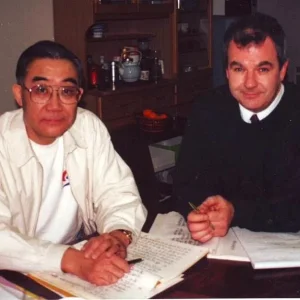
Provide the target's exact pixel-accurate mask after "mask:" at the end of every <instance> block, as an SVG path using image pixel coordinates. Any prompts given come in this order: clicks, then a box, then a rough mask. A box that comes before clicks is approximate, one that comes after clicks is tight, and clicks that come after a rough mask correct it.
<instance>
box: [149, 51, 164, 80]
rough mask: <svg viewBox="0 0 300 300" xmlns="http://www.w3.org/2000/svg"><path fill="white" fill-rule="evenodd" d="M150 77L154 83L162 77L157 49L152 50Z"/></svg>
mask: <svg viewBox="0 0 300 300" xmlns="http://www.w3.org/2000/svg"><path fill="white" fill-rule="evenodd" d="M151 78H152V81H154V82H155V83H158V81H159V80H160V79H161V78H162V71H161V65H160V59H159V55H158V51H156V50H155V51H154V55H153V64H152V68H151Z"/></svg>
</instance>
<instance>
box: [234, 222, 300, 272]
mask: <svg viewBox="0 0 300 300" xmlns="http://www.w3.org/2000/svg"><path fill="white" fill-rule="evenodd" d="M233 230H234V232H235V234H236V236H237V238H238V239H239V240H240V242H241V243H242V245H243V247H244V249H245V251H246V252H247V254H248V256H249V258H250V260H251V264H252V266H253V268H254V269H273V268H293V267H300V233H299V232H298V233H272V232H253V231H250V230H247V229H241V228H239V227H233Z"/></svg>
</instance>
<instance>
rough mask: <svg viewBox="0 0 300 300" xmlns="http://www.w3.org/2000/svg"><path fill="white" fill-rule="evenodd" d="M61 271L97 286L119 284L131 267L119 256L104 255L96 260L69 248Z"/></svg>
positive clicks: (63, 259)
mask: <svg viewBox="0 0 300 300" xmlns="http://www.w3.org/2000/svg"><path fill="white" fill-rule="evenodd" d="M61 269H62V271H64V272H66V273H70V274H73V275H76V276H78V277H80V278H81V279H83V280H86V281H88V282H90V283H93V284H96V285H109V284H112V283H115V282H117V281H118V280H119V279H120V278H122V277H123V276H124V275H125V273H128V272H129V270H130V267H129V265H128V263H127V261H126V260H125V259H123V258H121V257H119V256H117V255H109V256H108V255H107V253H106V252H105V253H103V254H102V255H100V256H99V257H98V258H96V259H92V258H86V257H85V256H84V252H82V251H79V250H76V249H73V248H68V249H67V250H66V252H65V253H64V256H63V258H62V262H61Z"/></svg>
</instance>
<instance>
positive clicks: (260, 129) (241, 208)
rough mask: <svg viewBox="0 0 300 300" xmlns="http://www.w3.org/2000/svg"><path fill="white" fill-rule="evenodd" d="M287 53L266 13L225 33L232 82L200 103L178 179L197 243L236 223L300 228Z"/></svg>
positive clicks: (293, 90)
mask: <svg viewBox="0 0 300 300" xmlns="http://www.w3.org/2000/svg"><path fill="white" fill-rule="evenodd" d="M285 52H286V49H285V33H284V31H283V29H282V27H281V26H280V25H279V24H278V22H277V20H276V19H274V18H273V17H270V16H267V15H264V14H255V15H252V16H249V17H244V18H242V19H240V20H238V21H236V22H235V23H233V24H232V25H231V26H230V27H229V28H228V30H227V31H226V33H225V37H224V61H225V66H226V76H227V79H228V85H226V86H222V87H219V88H216V89H214V90H212V91H210V92H208V93H207V95H206V96H202V97H199V99H197V101H196V102H195V105H194V107H193V110H192V114H191V116H190V119H189V121H188V126H187V130H186V133H185V135H184V139H183V143H182V146H181V151H180V155H179V160H178V164H177V170H176V174H175V178H174V194H175V199H176V206H177V210H178V211H179V212H181V213H182V214H183V215H184V216H187V220H188V227H189V230H190V232H191V234H192V237H193V238H194V239H196V240H199V241H201V242H205V241H208V240H210V239H211V238H212V237H214V236H224V235H225V234H226V233H227V231H228V228H229V227H230V226H240V227H245V228H248V229H250V230H254V231H282V232H289V231H294V232H295V231H299V230H300V217H299V214H300V91H299V89H298V88H297V87H296V86H295V85H293V84H285V83H283V81H284V78H285V75H286V71H287V67H288V60H287V58H286V53H285ZM188 202H193V203H194V204H195V205H196V206H198V212H197V211H191V209H190V206H189V204H188Z"/></svg>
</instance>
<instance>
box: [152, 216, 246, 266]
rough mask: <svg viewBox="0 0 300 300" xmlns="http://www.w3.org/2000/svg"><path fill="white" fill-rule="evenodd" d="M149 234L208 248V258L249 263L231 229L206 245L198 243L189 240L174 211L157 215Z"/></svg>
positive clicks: (182, 219)
mask: <svg viewBox="0 0 300 300" xmlns="http://www.w3.org/2000/svg"><path fill="white" fill-rule="evenodd" d="M149 233H151V234H152V235H155V236H159V237H163V238H167V239H170V240H173V241H178V242H181V243H185V244H191V245H198V246H200V247H204V248H208V251H209V253H208V255H207V257H208V258H214V259H226V260H236V261H249V257H248V255H247V253H246V252H245V250H244V249H243V247H242V245H241V243H240V241H239V240H238V238H237V237H236V235H235V233H234V232H233V231H232V229H229V231H228V233H227V235H226V236H225V237H221V238H219V237H214V238H212V239H211V240H210V241H208V242H206V243H200V242H198V241H195V240H193V239H192V238H191V235H190V232H189V230H188V228H187V225H186V222H185V219H184V217H183V216H182V215H181V214H179V213H177V212H175V211H172V212H169V213H167V214H158V215H157V216H156V218H155V220H154V222H153V225H152V227H151V229H150V231H149Z"/></svg>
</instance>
